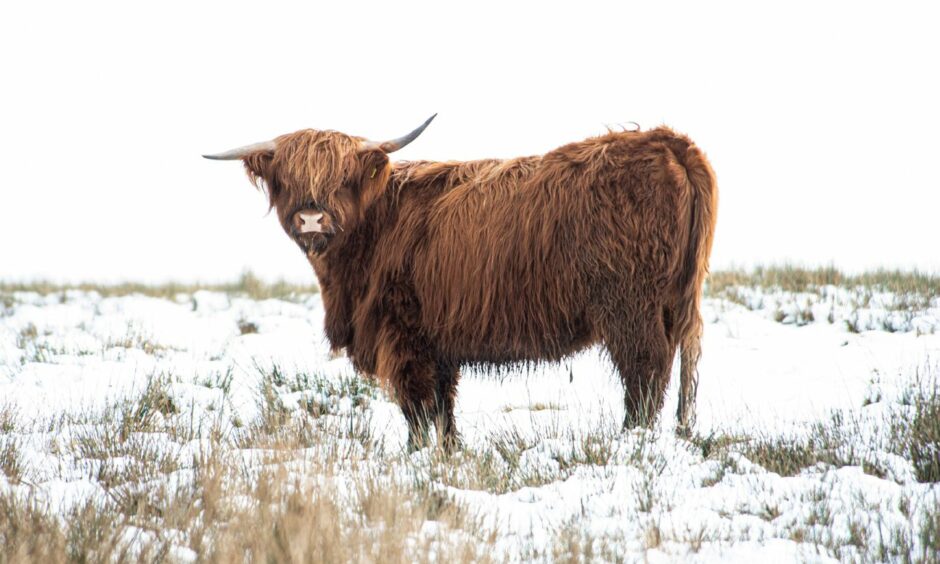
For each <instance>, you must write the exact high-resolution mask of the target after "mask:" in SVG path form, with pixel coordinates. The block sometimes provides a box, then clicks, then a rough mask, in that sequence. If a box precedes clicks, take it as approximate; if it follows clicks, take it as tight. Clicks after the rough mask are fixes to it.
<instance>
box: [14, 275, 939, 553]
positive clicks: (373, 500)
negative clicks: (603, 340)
mask: <svg viewBox="0 0 940 564" xmlns="http://www.w3.org/2000/svg"><path fill="white" fill-rule="evenodd" d="M763 276H764V279H765V280H774V281H775V282H774V283H773V284H771V283H769V282H768V283H766V284H765V283H763V282H760V283H758V282H755V281H754V280H752V281H751V286H747V287H745V286H742V283H741V282H740V281H738V282H736V284H737V285H731V284H729V285H728V286H727V287H728V288H730V287H732V286H733V287H735V288H738V289H739V290H735V291H740V292H741V293H740V295H739V297H740V296H744V297H741V299H740V301H746V299H750V298H746V299H745V297H747V296H760V297H761V298H760V299H764V300H765V301H766V300H768V299H771V298H769V297H770V296H773V298H772V299H774V300H776V299H778V298H779V300H780V302H779V304H777V303H775V302H767V303H769V304H770V305H767V306H758V305H757V304H751V305H753V306H754V307H742V306H741V305H739V304H738V303H736V301H735V299H729V297H728V296H727V295H723V296H717V297H711V298H708V299H706V301H705V304H704V309H705V313H706V321H707V322H708V323H707V326H706V332H705V348H704V357H703V361H702V364H701V383H700V391H699V425H698V427H697V429H696V434H695V435H694V436H693V437H692V439H691V440H688V441H686V440H681V439H678V438H676V437H675V435H674V433H673V428H672V425H673V424H672V413H673V412H674V410H675V406H676V390H675V384H676V380H678V378H677V377H674V379H673V380H674V381H673V387H672V388H671V389H670V393H669V395H668V397H667V405H666V408H665V409H664V412H663V413H664V417H663V419H662V421H661V422H660V424H659V425H658V426H657V427H656V428H654V429H651V430H639V429H637V430H631V431H627V432H622V431H621V430H620V428H619V421H621V419H622V411H621V410H622V407H621V405H620V402H621V391H620V387H619V383H617V382H616V381H615V380H614V379H613V377H612V373H611V370H610V367H609V365H608V364H607V363H606V361H605V360H604V359H603V357H602V356H601V355H599V354H598V353H597V351H588V352H586V353H585V354H582V355H579V356H578V357H576V358H574V359H572V360H571V361H570V362H568V363H566V364H565V365H563V366H545V367H539V368H536V369H530V370H529V371H527V372H525V373H518V374H516V373H512V374H501V375H500V376H501V378H499V379H496V378H492V377H489V376H487V375H486V373H485V371H483V372H481V371H479V370H468V371H466V372H465V373H464V374H463V377H462V381H461V385H460V390H459V397H458V404H457V420H458V426H459V428H460V430H461V433H462V438H463V446H462V448H461V449H459V450H458V451H457V452H455V453H453V454H452V455H446V454H444V453H443V452H441V451H439V450H435V449H434V448H428V449H424V450H422V451H418V452H415V453H409V452H407V451H406V450H405V448H404V445H405V438H406V430H405V426H404V422H403V420H402V418H401V416H400V414H399V412H398V408H397V407H396V406H395V405H394V404H393V403H392V402H391V401H390V400H389V398H388V395H387V394H386V393H385V391H384V390H383V388H382V386H381V385H380V383H377V382H374V381H370V380H368V379H363V378H360V377H359V376H356V375H355V374H354V373H353V372H352V371H351V369H350V367H349V365H348V363H347V361H345V360H343V359H332V358H331V357H330V355H329V350H328V347H327V345H326V343H325V341H324V338H323V335H322V330H321V327H322V315H323V311H322V304H321V303H320V301H319V298H318V297H317V296H316V295H315V294H312V293H306V294H304V293H299V292H293V293H290V294H289V295H288V296H284V297H287V298H288V299H270V298H271V297H272V296H271V295H270V294H267V295H266V294H265V291H263V288H255V290H254V291H255V292H256V293H257V294H258V295H257V296H255V297H253V296H252V295H251V293H250V292H242V291H238V292H233V293H229V292H226V293H222V292H217V291H216V292H212V291H206V290H205V289H187V288H174V289H173V290H174V291H173V292H172V293H171V292H169V291H167V292H166V294H165V295H160V293H159V292H156V291H152V292H151V293H150V295H146V294H145V293H133V292H132V293H130V294H129V295H125V294H124V293H122V292H120V291H115V292H113V293H111V294H109V293H107V292H102V291H99V290H94V289H87V288H86V289H85V290H80V289H68V288H56V289H55V290H54V291H52V292H45V293H44V292H41V291H38V290H37V289H32V290H31V289H29V288H17V289H16V290H15V292H11V293H9V294H4V295H5V301H4V304H3V307H4V310H3V315H2V316H0V561H48V562H57V561H141V560H142V561H157V560H168V561H194V560H207V561H222V562H228V561H245V560H247V561H278V562H280V561H297V560H316V561H365V562H370V561H371V562H406V561H407V562H414V561H418V562H421V561H428V562H430V561H434V562H441V561H458V562H486V561H530V560H535V561H610V562H621V561H642V560H660V561H687V560H690V559H694V560H699V561H727V560H735V559H736V560H738V561H754V560H768V559H769V560H772V561H777V560H784V561H801V560H827V559H831V560H841V561H862V562H864V561H886V560H901V561H914V562H931V561H936V554H938V553H940V510H938V507H940V485H938V483H940V482H938V478H940V471H938V468H940V458H938V452H940V447H938V443H940V428H938V421H940V389H938V376H940V369H938V366H937V364H936V360H935V359H936V358H937V357H936V355H937V353H940V337H937V336H935V335H931V334H930V332H929V331H926V330H925V331H921V332H920V333H918V332H917V331H916V330H914V331H911V330H900V329H899V330H896V331H891V330H890V329H888V328H886V327H884V326H883V324H882V325H878V324H875V325H873V326H872V327H870V328H869V327H862V326H859V327H858V332H854V331H852V330H851V329H849V328H848V327H846V326H845V325H844V324H840V323H838V322H837V320H838V319H840V317H839V316H841V315H843V314H842V313H840V312H839V310H838V307H837V308H836V310H835V313H834V316H835V320H834V321H833V322H829V321H828V320H827V319H826V317H827V315H828V310H826V311H823V310H822V309H819V307H818V306H826V307H827V308H828V307H829V305H830V304H831V303H836V304H838V303H839V302H838V299H836V300H835V301H834V302H832V301H830V302H824V301H819V300H817V299H816V298H814V297H813V296H817V297H819V296H822V295H823V294H822V292H826V294H825V295H826V296H828V297H829V299H831V298H832V297H833V296H837V294H838V293H839V292H846V294H845V295H846V296H858V295H860V294H858V290H857V289H853V288H856V286H854V285H852V284H849V285H845V284H842V282H844V280H841V281H840V280H834V276H835V275H833V276H830V277H829V278H825V277H824V278H825V279H826V280H827V285H828V286H832V289H826V290H824V291H817V290H815V289H814V290H812V291H807V288H808V287H809V285H810V284H815V286H813V287H814V288H817V287H818V288H822V287H828V286H827V285H819V284H816V282H818V280H819V276H822V275H820V274H818V273H817V274H815V275H813V276H809V275H804V274H793V273H791V274H790V275H789V276H790V278H789V279H786V278H785V277H784V275H783V274H779V273H778V274H774V275H773V276H771V275H770V274H765V275H763ZM775 277H776V278H775ZM801 277H802V278H801ZM784 279H786V280H789V281H787V282H781V280H784ZM797 282H799V284H797ZM882 283H883V284H887V283H885V282H884V281H882ZM926 283H927V282H924V281H923V280H919V281H913V282H905V284H908V286H909V288H913V289H917V288H921V286H918V285H923V284H926ZM840 284H842V285H840ZM772 287H773V288H774V289H770V288H772ZM904 287H905V286H904V285H903V284H900V283H895V287H894V288H895V290H892V289H891V288H890V287H887V286H885V287H881V286H879V287H878V288H877V289H876V288H874V286H871V285H869V286H868V288H869V289H870V290H871V293H872V296H873V297H872V298H871V299H870V300H869V302H868V306H866V307H868V308H869V309H871V310H872V311H873V312H875V313H873V315H875V316H876V317H877V318H879V319H880V318H883V317H885V316H890V315H892V313H891V312H894V311H896V310H894V309H891V307H888V306H886V305H885V304H889V303H892V304H894V303H897V302H896V301H892V300H894V298H889V297H885V299H884V300H881V298H878V299H875V298H874V296H875V295H876V294H877V293H878V292H891V291H902V290H903V289H904ZM918 291H920V290H918ZM187 292H192V293H187ZM6 297H9V299H8V300H7V299H6ZM256 298H257V299H256ZM755 299H757V298H755ZM807 299H810V305H809V307H804V306H805V300H807ZM820 299H822V298H820ZM852 299H855V298H852ZM906 299H907V300H908V302H909V303H911V304H915V305H917V308H920V309H917V308H914V310H912V311H913V313H912V320H913V321H912V322H913V323H915V324H921V325H922V326H923V327H924V328H926V327H928V326H930V325H931V324H936V323H937V322H936V307H937V305H936V303H935V302H932V301H929V300H928V302H926V303H925V302H918V301H916V300H914V299H912V298H906ZM813 300H816V301H813ZM846 303H848V302H846ZM784 304H796V305H799V307H800V308H802V310H803V311H804V313H802V314H800V313H799V312H796V313H794V314H793V316H792V317H789V316H790V310H788V309H787V307H789V306H786V307H785V306H784ZM921 306H924V307H923V308H921ZM778 307H779V309H780V310H781V311H782V312H783V317H782V318H781V319H777V318H776V317H777V315H776V314H775V311H776V309H777V308H778ZM846 307H848V306H846ZM807 311H808V312H809V313H805V312H807ZM848 313H851V312H848ZM791 320H792V322H791ZM918 320H919V321H918ZM869 329H870V330H869Z"/></svg>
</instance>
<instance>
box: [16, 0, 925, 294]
mask: <svg viewBox="0 0 940 564" xmlns="http://www.w3.org/2000/svg"><path fill="white" fill-rule="evenodd" d="M612 4H613V3H612ZM705 4H708V6H705ZM935 5H936V4H934V3H928V2H923V3H920V4H913V3H910V4H908V3H904V2H890V3H887V2H885V3H880V4H866V3H860V2H846V3H836V2H807V3H803V2H792V1H788V2H785V3H780V4H778V7H777V8H771V7H768V6H769V4H767V3H763V2H760V3H758V2H741V3H722V7H720V8H718V7H716V6H715V5H714V3H711V2H709V3H705V2H693V3H674V2H642V3H635V4H633V3H620V2H618V3H616V5H601V4H591V3H586V2H566V3H564V4H561V5H560V7H548V5H547V4H546V3H542V2H539V3H526V4H517V3H514V2H509V1H503V2H496V3H488V2H463V3H459V4H457V3H445V2H434V3H426V4H420V5H419V4H417V3H414V2H407V3H405V2H400V3H395V2H382V3H378V4H376V5H369V4H366V3H363V2H339V1H334V2H328V3H324V4H322V5H321V4H319V3H314V2H302V3H301V2H297V3H293V4H287V3H278V2H263V3H262V2H252V3H239V2H232V1H226V2H153V3H139V2H126V1H123V2H39V1H37V2H4V3H3V4H2V7H0V71H2V73H0V159H2V165H3V173H4V174H3V176H4V178H3V187H2V196H0V278H2V279H31V278H37V277H42V278H50V279H54V280H60V281H69V280H99V281H117V280H123V279H130V280H145V281H160V280H167V279H178V280H221V279H229V278H233V277H235V276H237V274H238V273H239V272H241V271H242V270H244V269H252V270H254V271H256V272H257V273H259V274H261V275H262V276H264V277H266V278H272V279H273V278H279V277H285V278H288V279H291V280H298V281H310V280H312V279H313V275H312V273H311V272H310V267H309V266H308V265H307V263H306V261H305V259H304V258H303V256H302V255H301V254H300V252H299V251H298V250H297V249H296V248H295V246H294V245H293V243H291V242H290V241H289V240H288V238H287V237H286V236H285V235H284V234H283V232H282V231H281V230H280V227H279V226H278V224H277V221H276V219H275V217H274V214H270V215H266V212H267V205H266V201H265V199H264V197H263V196H262V195H261V194H260V193H258V192H257V191H256V190H254V188H252V187H251V185H250V184H249V183H248V181H247V179H246V178H245V177H244V174H243V172H242V169H241V166H240V165H239V164H237V163H231V162H211V161H206V160H203V159H202V158H200V155H201V154H203V153H206V152H217V151H221V150H225V149H229V148H231V147H233V146H237V145H242V144H246V143H251V142H255V141H261V140H266V139H269V138H271V137H274V136H276V135H278V134H281V133H286V132H289V131H293V130H296V129H301V128H305V127H313V128H318V129H338V130H341V131H345V132H347V133H351V134H357V135H365V136H369V137H373V138H381V137H392V136H398V135H401V134H403V133H405V132H407V131H409V130H411V129H412V128H414V127H415V126H417V125H418V124H419V123H421V122H422V121H423V120H424V119H425V118H427V117H428V116H429V115H430V114H432V113H434V112H439V116H438V118H437V119H436V120H435V121H434V123H433V124H432V125H431V126H430V127H429V128H428V130H427V131H426V132H425V133H424V135H423V136H422V137H421V138H420V139H418V140H417V141H415V142H414V143H413V144H412V145H411V146H409V147H408V148H406V149H405V150H403V151H401V152H400V153H397V154H396V155H395V156H396V157H400V158H401V159H472V158H479V157H511V156H516V155H521V154H535V153H541V152H544V151H547V150H550V149H552V148H554V147H557V146H558V145H561V144H564V143H566V142H569V141H574V140H579V139H582V138H584V137H587V136H590V135H595V134H598V133H601V132H603V131H604V127H605V126H606V125H611V126H613V125H616V124H619V123H626V122H628V121H635V122H638V123H640V124H641V125H642V126H643V127H644V129H646V128H650V127H653V126H656V125H659V124H667V125H669V126H671V127H673V128H674V129H677V130H679V131H681V132H684V133H687V134H688V135H690V136H691V137H692V138H693V139H694V140H695V141H696V142H697V143H698V145H699V146H701V147H702V148H703V149H704V150H705V151H706V153H707V154H708V155H709V157H710V159H711V161H712V164H713V166H714V168H715V170H716V172H717V175H718V181H719V188H720V199H721V201H720V207H719V220H718V231H717V237H716V241H715V247H714V253H713V265H714V266H715V267H719V268H720V267H727V266H729V265H749V264H754V263H779V262H782V261H791V262H799V263H803V264H807V265H815V264H828V263H834V264H835V265H837V266H840V267H843V268H847V269H851V270H857V269H862V268H873V267H878V266H891V267H895V266H898V267H906V268H912V267H918V268H921V269H926V270H933V271H940V252H938V250H937V244H938V242H940V228H938V219H940V175H938V172H937V166H938V149H940V144H938V137H937V132H938V128H940V110H938V106H937V100H940V72H938V70H937V69H938V58H940V57H938V55H940V31H938V24H940V18H938V11H937V10H938V9H937V8H934V7H932V6H935Z"/></svg>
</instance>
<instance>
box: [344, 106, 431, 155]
mask: <svg viewBox="0 0 940 564" xmlns="http://www.w3.org/2000/svg"><path fill="white" fill-rule="evenodd" d="M436 117H437V114H434V115H433V116H431V117H429V118H428V119H427V121H425V122H424V123H422V124H421V125H420V126H418V128H417V129H415V130H414V131H412V132H411V133H409V134H408V135H405V136H403V137H399V138H398V139H392V140H390V141H363V142H362V146H361V147H360V150H361V151H367V150H369V149H380V150H382V151H384V152H386V153H394V152H395V151H397V150H399V149H402V148H404V146H405V145H407V144H408V143H411V142H412V141H414V140H415V139H417V137H418V136H419V135H421V133H422V132H423V131H424V130H425V128H426V127H427V126H428V124H429V123H431V120H433V119H434V118H436Z"/></svg>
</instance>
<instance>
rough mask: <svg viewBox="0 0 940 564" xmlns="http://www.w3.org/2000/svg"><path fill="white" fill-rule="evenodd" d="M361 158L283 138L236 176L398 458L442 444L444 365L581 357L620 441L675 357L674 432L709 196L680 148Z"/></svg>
mask: <svg viewBox="0 0 940 564" xmlns="http://www.w3.org/2000/svg"><path fill="white" fill-rule="evenodd" d="M361 141H362V139H361V138H357V137H351V136H348V135H345V134H342V133H338V132H334V131H315V130H304V131H298V132H296V133H292V134H289V135H284V136H282V137H279V138H278V139H277V140H276V147H277V148H276V150H275V151H274V152H273V153H256V154H252V155H249V156H247V157H245V158H244V162H245V166H246V169H247V171H248V174H249V176H250V177H251V178H252V180H253V181H254V182H255V183H256V184H261V183H263V185H264V187H265V188H266V189H267V191H268V193H269V196H270V201H271V206H272V207H274V208H276V210H277V213H278V216H279V218H280V220H281V223H282V225H283V226H284V229H285V231H286V232H287V233H288V234H289V235H290V236H291V238H293V239H294V240H295V241H296V242H297V244H298V245H299V246H300V247H301V249H302V250H303V251H304V253H305V254H306V255H307V257H308V259H309V261H310V263H311V264H312V265H313V268H314V270H315V271H316V274H317V277H318V278H319V281H320V287H321V290H322V294H323V300H324V305H325V308H326V335H327V337H328V339H329V341H330V343H331V344H332V346H333V347H334V348H336V349H339V348H345V349H346V350H347V352H348V354H349V356H350V358H351V359H352V361H353V363H354V365H355V366H356V368H357V369H358V370H360V371H362V372H364V373H367V374H370V375H374V376H376V377H378V378H379V380H381V381H383V382H385V383H387V384H388V385H389V387H390V388H391V389H392V390H393V391H394V392H395V395H396V397H397V400H398V402H399V403H400V405H401V408H402V411H403V412H404V415H405V417H406V419H407V421H408V424H409V430H410V435H409V438H410V444H411V445H412V446H414V445H415V444H416V443H417V442H418V441H419V440H420V439H422V438H423V437H424V436H425V435H424V433H425V432H426V431H427V429H428V427H429V425H430V424H431V423H432V422H435V423H436V425H437V431H438V433H439V434H440V435H441V436H442V437H443V438H444V440H445V441H446V444H447V445H452V444H454V441H455V440H456V436H457V435H456V429H455V426H454V415H453V408H454V397H455V394H456V386H457V381H458V370H459V369H460V367H461V366H466V365H468V364H474V363H480V364H488V365H497V366H504V365H506V364H511V363H526V362H535V361H543V360H547V361H555V360H558V359H561V358H563V357H564V356H566V355H570V354H572V353H574V352H576V351H578V350H580V349H583V348H585V347H587V346H589V345H592V344H594V343H603V345H604V346H605V347H606V349H607V350H608V351H609V353H610V357H611V359H612V360H613V362H614V364H615V366H616V368H617V370H618V372H619V374H620V377H621V379H622V381H623V385H624V403H625V410H626V414H625V417H624V425H625V426H626V427H630V426H633V425H637V424H643V425H645V424H649V423H650V422H651V421H652V419H653V418H654V417H655V416H656V414H657V413H658V412H659V410H660V409H661V408H662V403H663V397H664V394H665V390H666V386H667V384H668V382H669V377H670V372H671V366H672V361H673V355H674V354H675V350H676V348H677V347H679V349H680V350H681V355H680V356H681V363H682V364H681V372H680V374H681V393H680V402H679V410H678V413H677V416H678V420H679V427H680V429H683V430H688V429H689V427H690V425H691V424H692V420H693V414H694V401H695V393H696V381H697V374H696V369H695V366H696V363H697V361H698V358H699V351H700V348H699V340H700V336H701V332H702V322H701V317H700V314H699V296H700V293H701V289H702V284H703V282H704V279H705V275H706V272H707V269H708V256H709V252H710V249H711V244H712V236H713V233H714V227H715V217H716V208H717V189H716V184H715V177H714V173H713V172H712V169H711V167H710V165H709V163H708V161H707V160H706V158H705V156H704V154H703V153H702V152H701V151H700V150H699V149H698V148H697V147H696V146H695V145H694V144H693V143H692V142H691V141H690V140H689V139H688V138H687V137H685V136H683V135H679V134H677V133H674V132H673V131H671V130H669V129H667V128H664V127H661V128H657V129H654V130H651V131H645V132H639V131H636V132H634V131H631V132H616V133H615V132H610V133H608V134H606V135H602V136H599V137H594V138H591V139H587V140H585V141H581V142H578V143H571V144H569V145H565V146H563V147H560V148H558V149H556V150H554V151H551V152H549V153H547V154H545V155H542V156H535V157H523V158H516V159H510V160H480V161H471V162H404V163H395V164H391V163H389V160H388V157H387V156H386V155H385V154H384V153H383V152H382V151H380V150H366V151H360V150H359V147H360V142H361ZM302 210H308V211H309V210H319V211H322V212H323V213H324V216H323V220H322V222H321V225H322V227H323V231H324V232H323V233H300V232H299V231H298V226H299V225H300V222H299V221H298V219H297V214H298V213H299V212H300V211H302Z"/></svg>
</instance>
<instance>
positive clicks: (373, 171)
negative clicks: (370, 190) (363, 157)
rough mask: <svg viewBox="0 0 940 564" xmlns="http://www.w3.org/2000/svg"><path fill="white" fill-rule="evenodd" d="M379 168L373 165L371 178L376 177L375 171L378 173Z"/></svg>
mask: <svg viewBox="0 0 940 564" xmlns="http://www.w3.org/2000/svg"><path fill="white" fill-rule="evenodd" d="M378 170H379V167H377V166H376V167H372V176H370V177H369V178H375V173H376V171H378Z"/></svg>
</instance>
